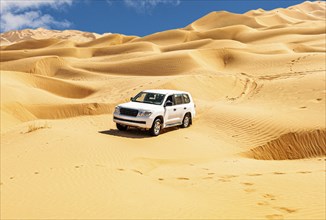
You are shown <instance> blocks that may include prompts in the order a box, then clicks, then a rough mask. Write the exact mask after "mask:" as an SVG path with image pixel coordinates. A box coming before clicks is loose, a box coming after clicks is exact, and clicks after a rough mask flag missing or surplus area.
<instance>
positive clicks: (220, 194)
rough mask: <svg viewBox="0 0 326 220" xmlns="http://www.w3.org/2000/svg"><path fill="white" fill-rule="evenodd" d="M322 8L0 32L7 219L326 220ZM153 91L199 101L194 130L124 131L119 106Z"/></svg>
mask: <svg viewBox="0 0 326 220" xmlns="http://www.w3.org/2000/svg"><path fill="white" fill-rule="evenodd" d="M325 12H326V4H325V2H318V1H316V2H304V3H302V4H299V5H295V6H292V7H289V8H286V9H283V8H278V9H274V10H271V11H265V10H263V9H256V10H251V11H248V12H247V13H244V14H233V13H230V12H226V11H222V12H212V13H209V14H208V15H206V16H204V17H202V18H200V19H198V20H197V21H194V22H193V23H191V24H189V25H188V26H186V27H184V28H180V29H175V30H167V31H163V32H159V33H154V34H151V35H148V36H145V37H137V36H125V35H120V34H110V33H108V34H103V35H99V34H95V33H88V32H81V31H73V30H67V31H54V30H45V29H37V30H21V31H12V32H7V33H3V34H1V36H0V37H1V46H0V61H1V63H0V71H1V73H0V76H1V80H0V82H1V183H0V187H1V219H44V218H58V219H69V218H70V219H76V218H77V219H86V218H87V219H131V218H139V219H149V218H160V219H163V218H165V219H171V218H173V219H175V218H177V219H202V218H205V219H325V205H326V201H325V196H324V195H325V193H326V192H325V159H326V157H325V156H326V141H325V140H326V124H325V121H326V106H325V100H326V87H325V73H326V72H325V71H326V54H325V52H326V41H325V37H326V31H325V30H326V29H325V27H326V23H325V22H326V19H325V15H326V14H325ZM157 88H163V89H177V90H185V91H189V92H190V93H191V94H192V95H193V97H194V99H195V102H196V111H197V117H196V119H195V120H194V123H193V125H192V126H191V127H190V128H187V129H179V128H170V129H167V130H166V131H164V133H163V134H162V135H160V136H158V137H156V138H151V137H149V136H148V135H146V133H144V132H142V131H139V130H136V129H131V130H130V131H128V132H119V131H118V130H116V128H115V124H114V123H113V122H112V112H113V111H114V107H115V105H116V104H118V103H121V102H126V101H128V100H129V98H130V97H131V96H134V95H135V94H136V93H138V92H139V91H141V90H144V89H157ZM85 207H87V209H85ZM126 210H128V211H126Z"/></svg>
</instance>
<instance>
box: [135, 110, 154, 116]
mask: <svg viewBox="0 0 326 220" xmlns="http://www.w3.org/2000/svg"><path fill="white" fill-rule="evenodd" d="M151 115H152V112H148V111H139V112H138V116H139V117H149V116H151Z"/></svg>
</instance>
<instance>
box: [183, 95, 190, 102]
mask: <svg viewBox="0 0 326 220" xmlns="http://www.w3.org/2000/svg"><path fill="white" fill-rule="evenodd" d="M182 98H183V103H190V98H189V95H188V94H182Z"/></svg>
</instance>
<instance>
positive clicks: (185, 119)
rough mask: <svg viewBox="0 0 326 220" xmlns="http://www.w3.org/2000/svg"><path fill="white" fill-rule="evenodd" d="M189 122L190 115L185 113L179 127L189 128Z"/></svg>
mask: <svg viewBox="0 0 326 220" xmlns="http://www.w3.org/2000/svg"><path fill="white" fill-rule="evenodd" d="M190 120H191V118H190V114H189V113H187V114H186V115H185V117H183V120H182V125H181V127H182V128H187V127H189V125H190Z"/></svg>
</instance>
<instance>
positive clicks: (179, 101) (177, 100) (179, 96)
mask: <svg viewBox="0 0 326 220" xmlns="http://www.w3.org/2000/svg"><path fill="white" fill-rule="evenodd" d="M174 101H175V104H176V105H181V104H183V100H182V94H175V95H174Z"/></svg>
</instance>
